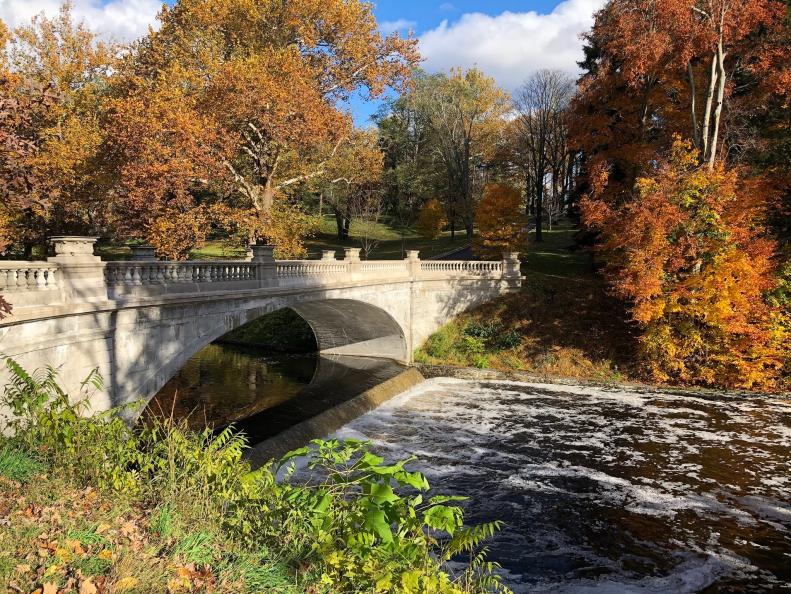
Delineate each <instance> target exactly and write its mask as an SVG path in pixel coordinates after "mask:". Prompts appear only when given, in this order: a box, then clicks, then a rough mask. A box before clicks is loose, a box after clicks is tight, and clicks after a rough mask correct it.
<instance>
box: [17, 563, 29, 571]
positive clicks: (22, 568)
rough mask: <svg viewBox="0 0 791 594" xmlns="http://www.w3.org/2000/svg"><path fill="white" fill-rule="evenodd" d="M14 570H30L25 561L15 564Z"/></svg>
mask: <svg viewBox="0 0 791 594" xmlns="http://www.w3.org/2000/svg"><path fill="white" fill-rule="evenodd" d="M16 570H17V571H18V572H19V573H27V572H28V571H30V565H28V564H27V563H21V564H19V565H17V566H16Z"/></svg>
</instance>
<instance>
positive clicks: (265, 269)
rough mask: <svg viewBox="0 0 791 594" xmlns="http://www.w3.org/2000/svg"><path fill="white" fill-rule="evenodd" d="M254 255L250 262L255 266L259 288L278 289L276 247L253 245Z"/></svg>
mask: <svg viewBox="0 0 791 594" xmlns="http://www.w3.org/2000/svg"><path fill="white" fill-rule="evenodd" d="M250 250H251V251H252V253H253V255H252V258H251V259H250V261H251V262H252V263H253V264H254V265H255V278H256V280H257V281H258V286H259V287H262V288H263V287H276V286H277V285H278V281H277V263H276V262H275V246H273V245H251V246H250Z"/></svg>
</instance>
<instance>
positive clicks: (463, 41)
mask: <svg viewBox="0 0 791 594" xmlns="http://www.w3.org/2000/svg"><path fill="white" fill-rule="evenodd" d="M604 2H605V0H565V1H564V2H561V3H560V4H558V5H557V6H556V7H555V9H554V10H553V11H552V12H551V13H549V14H539V13H537V12H534V11H531V12H519V13H515V12H504V13H502V14H501V15H499V16H490V15H486V14H481V13H468V14H465V15H463V16H462V17H461V18H460V19H459V20H458V21H456V22H453V23H449V22H448V21H443V22H442V24H440V26H439V27H437V28H436V29H433V30H431V31H427V32H425V33H423V34H422V35H421V36H420V49H421V52H422V53H423V56H424V57H425V58H426V62H425V64H424V66H425V67H426V68H427V69H428V70H430V71H437V70H448V69H449V68H452V67H454V66H463V67H465V68H469V67H471V66H478V67H479V68H481V69H482V70H483V71H484V72H486V73H488V74H489V75H491V76H494V77H495V79H496V80H497V82H498V83H499V84H500V85H502V86H503V87H505V88H506V89H508V90H511V91H512V90H514V89H516V88H517V87H518V86H519V85H520V84H521V83H522V82H523V81H524V80H525V79H526V78H527V77H529V76H530V75H531V74H532V73H533V72H535V71H536V70H539V69H541V68H553V69H554V68H556V69H560V70H563V71H566V72H568V73H569V74H572V75H576V74H577V73H578V72H579V68H578V66H577V62H579V61H580V60H581V59H582V57H583V54H582V41H581V40H580V38H579V35H580V33H583V32H585V31H587V30H588V29H590V27H591V25H592V24H593V14H594V13H595V12H596V11H597V10H598V9H600V8H601V7H602V6H603V5H604Z"/></svg>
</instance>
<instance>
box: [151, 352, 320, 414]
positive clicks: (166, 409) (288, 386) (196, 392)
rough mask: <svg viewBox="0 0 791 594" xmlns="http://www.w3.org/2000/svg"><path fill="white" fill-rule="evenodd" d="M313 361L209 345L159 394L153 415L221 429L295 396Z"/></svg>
mask: <svg viewBox="0 0 791 594" xmlns="http://www.w3.org/2000/svg"><path fill="white" fill-rule="evenodd" d="M317 359H318V356H317V355H269V354H266V353H262V352H261V350H260V349H255V348H250V347H243V346H230V345H219V344H210V345H209V346H207V347H206V348H205V349H203V350H201V351H200V352H199V353H198V354H197V355H195V356H194V357H192V358H191V359H190V360H189V361H188V362H187V364H186V365H185V366H184V367H183V368H182V369H181V371H179V373H178V374H176V375H175V376H174V377H173V378H172V379H171V380H170V381H169V382H168V383H167V384H165V386H164V387H163V388H162V389H161V390H160V391H159V393H158V394H157V395H156V396H155V397H154V399H153V400H152V401H151V402H150V403H149V405H148V411H149V412H150V413H151V414H154V415H163V416H169V415H170V414H171V411H172V413H173V416H174V418H177V419H184V418H187V419H188V422H189V425H190V427H192V428H195V429H199V428H202V427H205V426H207V425H208V426H211V427H217V428H220V427H226V426H228V425H230V424H231V423H235V422H237V421H239V420H241V419H244V418H246V417H249V416H251V415H254V414H256V413H258V412H261V411H262V410H265V409H268V408H272V407H274V406H277V405H278V404H280V403H282V402H284V401H286V400H289V399H290V398H293V397H294V396H296V395H297V394H298V393H299V391H300V390H302V389H303V388H304V387H305V386H306V385H307V384H309V383H310V381H311V379H312V378H313V375H314V373H315V370H316V362H317Z"/></svg>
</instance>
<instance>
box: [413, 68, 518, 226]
mask: <svg viewBox="0 0 791 594" xmlns="http://www.w3.org/2000/svg"><path fill="white" fill-rule="evenodd" d="M408 101H411V102H412V104H413V105H414V109H415V110H416V111H417V112H419V113H420V114H421V117H422V118H424V119H425V121H426V122H427V124H428V126H429V128H430V130H431V141H430V143H431V151H432V152H433V154H434V157H435V159H436V162H437V163H438V164H440V165H441V167H442V169H443V174H444V178H445V179H444V181H445V184H446V188H445V195H446V197H447V202H448V221H449V222H450V225H451V234H453V233H454V232H455V221H456V218H457V217H459V218H460V219H461V220H462V221H463V223H464V228H465V230H466V232H467V237H468V238H469V239H472V236H473V230H474V225H475V204H476V202H477V199H478V196H479V194H480V191H481V189H482V184H481V180H482V177H481V176H480V171H481V168H482V167H483V166H485V164H486V162H487V160H488V159H489V158H491V157H492V156H493V154H494V152H495V148H496V145H497V142H496V140H497V138H498V136H499V134H500V133H501V131H502V129H503V126H504V124H505V115H506V113H507V111H508V109H509V97H508V94H507V93H506V92H505V91H503V90H502V89H500V88H499V87H498V86H497V84H496V83H495V81H494V79H492V78H489V77H487V76H486V75H484V74H483V73H482V72H481V71H480V70H478V69H477V68H472V69H470V70H467V71H466V72H465V71H463V70H460V69H454V70H452V71H451V72H450V74H449V75H445V74H436V75H433V76H425V77H420V78H418V79H417V81H416V84H415V89H414V91H413V92H412V93H411V94H410V96H409V98H408Z"/></svg>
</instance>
